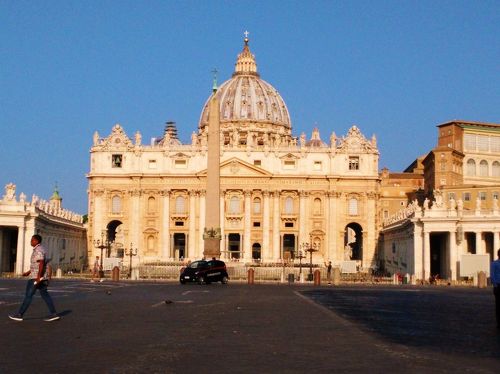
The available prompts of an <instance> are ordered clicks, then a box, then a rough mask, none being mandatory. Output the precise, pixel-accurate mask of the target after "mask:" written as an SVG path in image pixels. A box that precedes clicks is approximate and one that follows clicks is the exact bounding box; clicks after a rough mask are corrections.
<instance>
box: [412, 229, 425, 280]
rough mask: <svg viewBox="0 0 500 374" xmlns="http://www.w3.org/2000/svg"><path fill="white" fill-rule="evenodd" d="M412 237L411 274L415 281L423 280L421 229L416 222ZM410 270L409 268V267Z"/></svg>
mask: <svg viewBox="0 0 500 374" xmlns="http://www.w3.org/2000/svg"><path fill="white" fill-rule="evenodd" d="M414 225H415V226H414V230H415V232H414V236H413V251H414V252H413V274H414V275H415V278H416V279H424V276H423V268H424V263H423V253H424V246H423V243H422V227H421V226H420V225H419V224H418V222H415V223H414ZM410 269H411V267H410Z"/></svg>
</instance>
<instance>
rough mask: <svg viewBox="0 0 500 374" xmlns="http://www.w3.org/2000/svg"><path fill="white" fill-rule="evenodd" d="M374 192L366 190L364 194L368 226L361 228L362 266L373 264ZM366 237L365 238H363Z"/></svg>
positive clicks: (375, 214)
mask: <svg viewBox="0 0 500 374" xmlns="http://www.w3.org/2000/svg"><path fill="white" fill-rule="evenodd" d="M376 198H377V195H376V194H375V192H368V193H367V194H366V199H367V200H366V209H367V211H366V217H367V225H368V227H367V228H366V229H365V230H363V242H364V243H363V262H362V266H363V267H365V268H367V267H369V266H372V265H374V264H375V246H376V233H377V223H376V217H377V209H376V204H375V202H376ZM365 238H366V240H365Z"/></svg>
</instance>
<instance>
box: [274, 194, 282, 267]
mask: <svg viewBox="0 0 500 374" xmlns="http://www.w3.org/2000/svg"><path fill="white" fill-rule="evenodd" d="M280 219H281V217H280V192H279V191H273V261H278V260H279V259H280V258H281V254H280Z"/></svg>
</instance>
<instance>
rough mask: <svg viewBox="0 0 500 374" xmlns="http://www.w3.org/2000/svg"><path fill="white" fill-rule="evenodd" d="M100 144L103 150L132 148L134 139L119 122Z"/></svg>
mask: <svg viewBox="0 0 500 374" xmlns="http://www.w3.org/2000/svg"><path fill="white" fill-rule="evenodd" d="M99 146H101V147H102V149H103V150H107V149H116V150H131V149H133V148H134V145H133V144H132V141H131V140H130V138H129V137H128V136H127V134H126V133H125V131H124V130H123V128H122V127H121V126H120V124H118V123H117V124H116V125H114V126H113V129H112V130H111V134H110V135H109V136H108V137H107V138H105V139H103V140H102V141H101V142H100V143H99Z"/></svg>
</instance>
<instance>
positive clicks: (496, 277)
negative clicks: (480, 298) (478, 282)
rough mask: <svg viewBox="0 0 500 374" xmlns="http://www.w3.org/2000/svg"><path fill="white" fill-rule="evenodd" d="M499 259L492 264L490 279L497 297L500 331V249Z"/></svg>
mask: <svg viewBox="0 0 500 374" xmlns="http://www.w3.org/2000/svg"><path fill="white" fill-rule="evenodd" d="M497 257H498V258H497V259H496V260H495V261H493V262H492V263H491V269H490V278H491V284H493V294H494V295H495V311H496V317H497V329H500V249H499V250H498V251H497Z"/></svg>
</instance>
